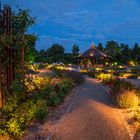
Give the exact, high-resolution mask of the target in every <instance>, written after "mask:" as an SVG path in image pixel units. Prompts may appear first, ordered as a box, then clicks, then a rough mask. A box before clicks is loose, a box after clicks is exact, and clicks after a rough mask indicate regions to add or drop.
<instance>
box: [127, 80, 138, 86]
mask: <svg viewBox="0 0 140 140" xmlns="http://www.w3.org/2000/svg"><path fill="white" fill-rule="evenodd" d="M127 81H129V82H131V83H132V84H134V85H135V86H136V87H137V88H140V79H127Z"/></svg>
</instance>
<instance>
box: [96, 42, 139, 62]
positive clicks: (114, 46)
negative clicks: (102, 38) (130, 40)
mask: <svg viewBox="0 0 140 140" xmlns="http://www.w3.org/2000/svg"><path fill="white" fill-rule="evenodd" d="M97 48H98V49H99V50H101V51H103V52H105V53H106V54H108V55H110V56H111V57H112V59H113V60H114V61H116V62H118V63H120V64H129V62H130V61H133V62H134V63H135V64H140V46H139V45H138V44H137V43H135V44H134V46H133V47H131V48H130V47H129V46H128V45H127V44H123V43H121V44H119V43H117V42H116V41H107V43H106V46H105V47H103V45H102V44H101V43H99V44H98V46H97Z"/></svg>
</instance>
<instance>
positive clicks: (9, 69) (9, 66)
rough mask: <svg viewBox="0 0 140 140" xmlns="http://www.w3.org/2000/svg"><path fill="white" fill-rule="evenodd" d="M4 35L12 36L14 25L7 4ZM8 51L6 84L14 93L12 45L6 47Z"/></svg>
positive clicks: (5, 7) (4, 11)
mask: <svg viewBox="0 0 140 140" xmlns="http://www.w3.org/2000/svg"><path fill="white" fill-rule="evenodd" d="M3 13H4V17H5V18H4V27H5V28H4V35H5V36H8V37H11V32H12V25H11V13H12V12H11V8H10V7H9V6H7V5H5V6H4V10H3ZM6 52H7V57H8V64H7V66H6V75H5V76H6V77H7V78H6V84H7V88H8V91H9V93H10V94H12V91H11V88H10V87H11V83H12V80H13V66H12V61H13V60H12V59H13V58H12V46H9V45H8V46H7V48H6Z"/></svg>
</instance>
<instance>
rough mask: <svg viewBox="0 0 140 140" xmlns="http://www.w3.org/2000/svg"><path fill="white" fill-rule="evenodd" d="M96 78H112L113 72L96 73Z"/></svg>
mask: <svg viewBox="0 0 140 140" xmlns="http://www.w3.org/2000/svg"><path fill="white" fill-rule="evenodd" d="M96 78H97V79H99V80H105V81H107V80H110V79H111V78H112V75H111V74H105V73H100V74H97V75H96Z"/></svg>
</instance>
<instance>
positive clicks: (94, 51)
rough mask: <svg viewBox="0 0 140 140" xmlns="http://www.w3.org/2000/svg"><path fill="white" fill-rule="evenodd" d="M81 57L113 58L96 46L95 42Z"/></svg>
mask: <svg viewBox="0 0 140 140" xmlns="http://www.w3.org/2000/svg"><path fill="white" fill-rule="evenodd" d="M80 57H84V58H88V57H95V58H111V57H110V56H109V55H107V54H105V53H103V52H102V51H100V50H98V49H97V48H95V47H94V44H93V43H92V45H91V48H90V49H88V50H87V51H85V52H84V53H83V54H82V55H81V56H80Z"/></svg>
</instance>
